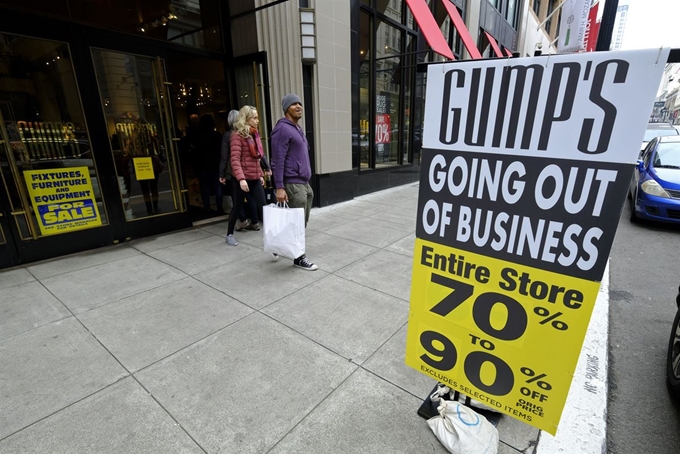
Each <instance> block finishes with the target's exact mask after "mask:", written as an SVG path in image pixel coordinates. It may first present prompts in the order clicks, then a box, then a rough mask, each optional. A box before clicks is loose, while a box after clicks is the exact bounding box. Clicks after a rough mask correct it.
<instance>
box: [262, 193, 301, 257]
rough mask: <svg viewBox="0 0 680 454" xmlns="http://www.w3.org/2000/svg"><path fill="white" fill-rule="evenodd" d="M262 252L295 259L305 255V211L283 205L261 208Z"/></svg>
mask: <svg viewBox="0 0 680 454" xmlns="http://www.w3.org/2000/svg"><path fill="white" fill-rule="evenodd" d="M262 214H263V217H264V219H263V221H264V251H265V252H271V253H273V254H278V255H280V256H282V257H287V258H289V259H296V258H298V257H300V256H301V255H302V254H304V253H305V209H304V208H289V207H288V205H287V204H285V205H275V204H271V205H265V206H264V207H262Z"/></svg>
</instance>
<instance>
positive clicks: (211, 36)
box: [0, 0, 222, 51]
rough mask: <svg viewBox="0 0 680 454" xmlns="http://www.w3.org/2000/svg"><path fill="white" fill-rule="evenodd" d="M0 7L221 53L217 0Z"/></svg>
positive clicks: (7, 1)
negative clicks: (51, 16) (58, 17)
mask: <svg viewBox="0 0 680 454" xmlns="http://www.w3.org/2000/svg"><path fill="white" fill-rule="evenodd" d="M0 6H8V7H11V8H17V9H23V10H28V11H31V12H33V13H37V14H47V15H53V16H60V17H62V18H64V19H66V20H69V19H70V20H75V21H78V22H83V23H87V24H94V25H98V26H100V27H104V28H109V29H113V30H121V31H124V32H127V33H134V34H138V35H143V36H147V37H149V38H155V39H161V40H164V41H172V42H175V43H178V44H184V45H186V46H191V47H198V48H201V49H206V50H212V51H220V50H222V43H221V41H222V37H221V34H220V27H219V25H220V22H219V18H220V10H219V4H218V0H155V1H141V0H116V1H93V0H24V1H21V0H0Z"/></svg>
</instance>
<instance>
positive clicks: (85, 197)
mask: <svg viewBox="0 0 680 454" xmlns="http://www.w3.org/2000/svg"><path fill="white" fill-rule="evenodd" d="M24 178H25V180H26V186H27V187H28V193H29V195H30V197H31V204H32V206H33V211H34V212H35V215H36V218H37V219H38V225H39V226H40V232H41V233H42V234H43V235H55V234H59V233H66V232H72V231H75V230H82V229H88V228H91V227H96V226H99V225H102V220H101V218H100V216H99V209H98V207H97V202H96V200H95V194H94V191H93V189H92V181H91V180H90V171H89V169H88V168H87V167H69V168H53V169H44V170H25V171H24Z"/></svg>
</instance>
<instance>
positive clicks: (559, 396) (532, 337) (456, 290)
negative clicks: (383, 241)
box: [406, 238, 600, 435]
mask: <svg viewBox="0 0 680 454" xmlns="http://www.w3.org/2000/svg"><path fill="white" fill-rule="evenodd" d="M599 287H600V283H599V282H593V281H588V280H584V279H580V278H576V277H572V276H567V275H563V274H558V273H554V272H550V271H546V270H541V269H537V268H532V267H528V266H524V265H518V264H515V263H512V262H508V261H503V260H498V259H494V258H491V257H488V256H484V255H479V254H473V253H470V252H467V251H463V250H460V249H455V248H451V247H448V246H444V245H441V244H437V243H433V242H429V241H425V240H422V239H420V238H417V239H416V245H415V254H414V260H413V278H412V284H411V309H410V315H409V324H408V336H407V342H406V364H408V365H409V366H411V367H413V368H415V369H416V370H419V371H420V372H422V373H424V374H426V375H430V376H432V377H433V378H435V379H436V380H438V381H440V382H442V383H445V384H446V385H448V386H449V387H451V388H452V389H455V390H458V391H460V392H461V393H463V394H465V395H468V396H470V397H471V398H472V399H475V400H478V401H480V402H482V403H484V404H486V405H488V406H490V407H493V408H496V409H497V410H498V411H499V412H502V413H506V414H508V415H510V416H513V417H515V418H517V419H519V420H521V421H524V422H527V423H529V424H531V425H532V426H535V427H538V428H540V429H542V430H545V431H546V432H549V433H551V434H553V435H554V434H555V433H556V431H557V425H558V423H559V421H560V416H561V413H562V409H563V407H564V403H565V401H566V398H567V393H568V392H569V387H570V385H571V381H572V374H573V371H574V370H575V368H576V362H577V361H578V356H579V352H580V347H581V345H582V343H583V339H584V337H585V333H586V330H587V328H588V323H589V321H590V315H591V313H592V310H593V305H594V302H595V299H596V296H597V292H598V291H599Z"/></svg>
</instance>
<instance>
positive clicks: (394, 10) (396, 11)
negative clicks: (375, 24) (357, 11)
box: [375, 0, 404, 22]
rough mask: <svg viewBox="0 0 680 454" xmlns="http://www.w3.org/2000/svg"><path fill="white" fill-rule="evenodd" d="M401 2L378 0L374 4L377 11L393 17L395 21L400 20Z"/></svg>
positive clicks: (396, 0) (400, 0) (399, 0)
mask: <svg viewBox="0 0 680 454" xmlns="http://www.w3.org/2000/svg"><path fill="white" fill-rule="evenodd" d="M403 3H404V2H403V0H378V1H377V4H376V5H375V6H376V9H377V10H378V12H379V13H382V14H384V15H385V16H387V17H389V18H390V19H394V20H395V21H396V22H401V13H402V11H403V9H404V8H403V6H404V4H403Z"/></svg>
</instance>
